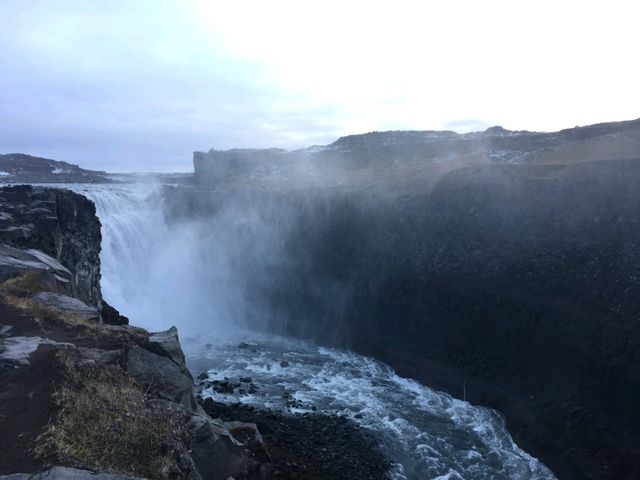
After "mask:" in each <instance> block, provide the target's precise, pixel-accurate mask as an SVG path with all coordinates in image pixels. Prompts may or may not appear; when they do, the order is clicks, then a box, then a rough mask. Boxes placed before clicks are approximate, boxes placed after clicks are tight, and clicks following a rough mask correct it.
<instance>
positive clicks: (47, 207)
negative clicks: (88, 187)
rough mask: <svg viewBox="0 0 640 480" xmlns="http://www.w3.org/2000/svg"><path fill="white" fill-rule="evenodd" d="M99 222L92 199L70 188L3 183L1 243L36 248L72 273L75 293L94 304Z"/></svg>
mask: <svg viewBox="0 0 640 480" xmlns="http://www.w3.org/2000/svg"><path fill="white" fill-rule="evenodd" d="M101 239H102V236H101V233H100V221H99V220H98V217H96V209H95V205H94V204H93V202H91V201H90V200H88V199H87V198H85V197H83V196H82V195H79V194H77V193H74V192H71V191H69V190H62V189H52V188H44V187H32V186H30V185H18V186H14V187H0V242H2V243H5V244H7V245H11V246H13V247H16V248H20V249H30V248H31V249H36V250H39V251H42V252H44V253H46V254H47V255H49V256H51V257H53V258H55V259H56V260H57V261H58V262H60V263H61V264H62V265H64V266H65V267H66V268H67V269H69V270H70V271H71V273H72V275H73V279H74V282H73V283H72V288H73V291H72V295H73V296H74V297H77V298H79V299H80V300H82V301H84V302H86V303H89V304H91V305H99V304H100V302H101V301H102V295H101V292H100V260H99V255H100V242H101Z"/></svg>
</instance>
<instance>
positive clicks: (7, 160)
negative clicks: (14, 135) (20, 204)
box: [0, 153, 113, 183]
mask: <svg viewBox="0 0 640 480" xmlns="http://www.w3.org/2000/svg"><path fill="white" fill-rule="evenodd" d="M0 182H3V183H112V182H113V179H112V178H111V177H110V175H109V174H107V172H102V171H95V170H86V169H84V168H80V167H79V166H78V165H73V164H72V163H67V162H60V161H57V160H50V159H48V158H39V157H32V156H31V155H25V154H23V153H9V154H7V155H0Z"/></svg>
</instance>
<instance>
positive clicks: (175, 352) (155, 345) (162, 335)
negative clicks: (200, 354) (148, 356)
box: [145, 327, 187, 372]
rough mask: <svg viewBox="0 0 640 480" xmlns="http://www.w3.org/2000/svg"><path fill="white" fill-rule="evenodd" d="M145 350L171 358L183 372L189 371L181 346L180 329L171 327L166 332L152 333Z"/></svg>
mask: <svg viewBox="0 0 640 480" xmlns="http://www.w3.org/2000/svg"><path fill="white" fill-rule="evenodd" d="M145 348H147V350H150V351H152V352H154V353H157V354H158V355H162V356H164V357H167V358H169V359H170V360H171V361H173V362H174V363H175V364H176V365H178V366H179V367H180V369H181V370H182V371H183V372H184V371H187V367H186V365H185V360H184V353H183V352H182V347H181V346H180V340H179V339H178V329H177V328H176V327H171V328H169V329H168V330H165V331H164V332H157V333H152V334H151V335H150V336H149V338H148V340H147V342H146V344H145Z"/></svg>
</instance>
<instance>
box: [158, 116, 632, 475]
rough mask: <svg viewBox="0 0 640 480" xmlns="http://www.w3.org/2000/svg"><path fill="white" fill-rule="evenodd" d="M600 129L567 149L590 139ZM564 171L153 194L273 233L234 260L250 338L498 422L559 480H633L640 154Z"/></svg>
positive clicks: (499, 169) (539, 168)
mask: <svg viewBox="0 0 640 480" xmlns="http://www.w3.org/2000/svg"><path fill="white" fill-rule="evenodd" d="M603 129H604V130H606V128H605V127H599V126H594V127H593V128H592V129H587V130H585V131H583V130H580V131H578V132H573V133H572V132H564V133H562V136H563V138H564V139H565V140H566V141H567V142H569V141H571V142H573V141H582V140H590V139H591V140H592V139H594V138H601V137H602V131H603ZM592 130H593V131H592ZM589 132H590V133H589ZM587 133H588V135H587ZM627 133H628V132H627ZM607 135H608V133H605V134H604V136H605V137H606V136H607ZM629 135H631V134H629ZM630 138H631V137H630ZM574 160H575V161H572V162H571V163H570V164H555V165H543V164H531V165H486V166H480V167H469V168H461V169H457V170H453V171H452V172H450V173H449V174H447V175H445V176H443V177H442V178H441V179H440V180H439V181H437V182H436V183H435V185H434V186H433V187H431V186H428V185H426V186H425V188H424V189H423V190H422V191H409V192H398V191H396V190H389V191H387V192H386V194H384V195H383V194H380V191H379V190H376V189H360V188H358V189H356V188H351V186H345V187H343V188H339V189H338V188H327V189H322V188H317V189H311V190H297V189H289V190H283V191H273V190H271V189H268V188H264V189H263V188H255V189H254V190H250V189H244V190H232V191H222V190H220V189H219V188H214V189H211V190H209V191H207V190H206V189H204V188H202V187H201V188H199V189H191V190H189V189H182V190H179V189H172V190H166V191H165V195H166V196H167V199H168V202H167V206H168V212H169V213H168V215H169V217H171V216H173V215H176V216H178V217H179V216H180V215H196V216H199V218H200V219H206V218H208V217H215V216H216V215H223V214H224V212H225V208H226V207H227V206H229V208H233V209H238V210H239V211H243V212H247V211H248V212H255V213H256V215H257V217H258V218H263V219H267V220H266V223H268V224H269V225H277V232H276V233H274V232H275V230H273V231H272V230H267V232H266V233H267V234H269V235H274V236H275V238H277V239H278V241H277V242H273V244H267V246H266V247H265V248H266V253H265V251H264V250H261V252H260V256H257V255H251V253H250V252H251V247H250V246H251V245H254V244H256V243H258V242H261V241H262V239H263V235H265V232H263V231H262V230H260V229H257V230H256V232H255V236H253V237H252V236H251V232H246V231H243V232H242V234H243V235H244V237H241V236H240V235H238V236H237V238H238V241H246V245H247V247H246V248H238V249H237V251H239V252H242V256H241V255H238V257H234V258H233V262H234V266H235V268H236V270H237V271H239V272H250V274H248V275H247V276H246V277H244V278H243V281H246V283H244V284H243V285H242V287H243V288H245V290H244V291H243V292H242V294H243V295H244V297H243V298H244V300H245V301H246V302H247V303H248V304H249V305H260V306H261V315H260V318H256V319H255V322H256V325H258V326H263V325H264V321H265V319H266V321H267V322H268V323H269V328H270V329H271V330H273V331H275V332H278V333H285V334H289V335H294V336H299V337H306V338H313V339H316V340H318V341H320V342H322V343H325V344H332V345H338V346H343V347H347V348H350V349H355V350H357V351H359V352H361V353H365V354H369V355H372V356H374V357H376V358H379V359H381V360H383V361H385V362H387V363H389V364H390V365H392V366H393V367H394V368H396V369H397V370H398V372H399V373H400V374H402V375H405V376H411V377H414V378H417V379H419V380H421V381H422V382H424V383H425V384H427V385H429V386H432V387H435V388H438V389H441V390H445V391H447V392H449V393H452V394H453V395H455V396H457V397H459V398H463V397H464V398H466V399H467V400H469V401H472V402H474V403H477V404H483V405H488V406H491V407H495V408H497V409H499V410H500V411H502V412H503V413H504V414H505V416H506V418H507V421H508V427H509V430H510V431H511V432H512V433H513V435H514V437H515V439H516V441H517V442H518V443H519V445H521V446H522V447H523V448H524V449H525V450H527V451H529V452H530V453H532V454H533V455H534V456H536V457H538V458H540V459H541V460H542V461H543V462H544V463H546V464H547V465H548V466H549V467H550V468H551V469H552V470H554V471H555V472H556V473H557V474H558V475H559V477H560V478H594V479H609V478H635V477H640V460H639V459H640V423H639V418H640V417H638V415H637V405H639V404H640V350H639V349H638V348H637V346H638V345H640V324H639V322H640V316H639V315H638V307H637V302H638V298H640V193H639V192H640V158H636V159H617V160H616V159H607V160H605V161H601V162H581V161H579V159H574ZM185 197H186V199H187V200H185V201H183V199H184V198H185ZM185 205H189V209H186V208H185ZM187 210H188V212H187ZM174 218H175V217H174ZM214 225H216V226H219V223H214ZM261 245H262V244H261ZM233 252H235V250H231V253H233ZM247 252H249V253H247ZM265 257H267V258H269V259H286V261H283V262H281V263H277V262H274V261H270V262H268V263H265V262H264V258H265ZM248 320H249V321H251V320H252V319H251V318H249V319H248ZM242 347H244V348H247V347H248V346H245V345H242V346H241V348H242Z"/></svg>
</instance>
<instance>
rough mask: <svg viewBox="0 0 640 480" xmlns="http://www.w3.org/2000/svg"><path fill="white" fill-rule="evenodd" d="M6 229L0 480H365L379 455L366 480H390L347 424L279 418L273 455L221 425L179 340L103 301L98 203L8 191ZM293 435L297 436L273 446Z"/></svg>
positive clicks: (0, 203) (0, 196) (246, 429)
mask: <svg viewBox="0 0 640 480" xmlns="http://www.w3.org/2000/svg"><path fill="white" fill-rule="evenodd" d="M0 218H2V222H3V223H2V227H3V230H2V232H0V242H1V241H4V242H5V243H0V385H2V395H1V396H0V431H2V435H0V452H2V454H1V455H0V479H12V480H16V479H26V478H33V479H40V478H43V479H44V478H53V479H56V478H60V479H62V478H65V479H78V480H84V479H97V480H124V479H134V478H138V479H144V478H148V479H154V480H156V479H188V480H200V479H207V480H228V479H230V478H232V479H235V480H250V479H251V480H253V479H271V478H277V479H294V478H301V477H300V472H307V471H308V472H311V475H310V476H305V475H306V474H305V475H303V476H302V478H309V479H318V480H320V479H341V478H345V479H346V478H365V477H362V476H349V475H347V474H348V473H349V472H350V471H353V470H354V468H355V469H356V470H358V468H359V467H358V463H357V462H358V457H362V458H365V457H364V455H365V454H367V452H368V455H369V456H373V457H376V461H375V462H373V461H372V462H371V464H372V465H376V470H375V472H376V475H374V476H367V477H366V478H372V479H375V478H380V479H382V478H385V476H386V469H387V464H386V463H385V462H384V460H383V459H382V456H381V455H379V454H378V452H377V450H376V448H375V445H374V444H373V443H371V442H370V441H368V440H366V438H367V437H366V435H365V434H363V433H362V432H361V431H360V430H358V428H357V427H356V426H355V425H347V424H348V422H347V421H342V420H336V419H329V418H327V419H325V420H323V419H316V420H314V421H312V422H309V421H308V419H284V417H282V418H280V417H278V415H276V414H274V415H271V416H269V417H268V418H269V422H268V423H264V422H263V424H264V425H265V426H267V427H268V430H267V438H268V441H267V442H265V441H264V439H263V436H262V435H261V433H260V431H259V430H258V428H257V426H256V424H255V422H254V421H252V420H251V418H249V417H247V415H246V412H244V414H243V415H242V416H243V417H245V418H247V419H248V420H247V421H238V419H239V417H240V415H232V416H229V414H228V413H229V412H228V411H225V413H224V415H222V410H220V409H218V410H215V411H214V410H212V409H211V408H210V410H209V413H212V414H215V415H214V417H215V418H212V416H210V415H208V414H207V412H205V410H203V408H202V406H201V405H200V404H198V402H197V401H196V397H195V395H194V382H193V378H192V376H191V374H190V372H189V370H188V369H187V367H186V365H185V356H184V353H183V351H182V348H181V345H180V341H179V338H178V331H177V329H176V328H175V327H172V328H170V329H169V330H166V331H163V332H155V333H152V332H148V331H146V330H143V329H141V328H136V327H133V326H129V325H126V324H124V323H126V317H123V316H122V315H120V314H119V312H117V310H115V309H114V308H112V307H110V306H108V305H106V304H105V303H104V302H103V301H102V299H101V295H100V289H99V283H98V282H99V278H100V273H99V272H100V268H99V267H100V266H99V260H98V254H99V251H100V224H99V222H98V220H97V218H96V217H95V208H94V206H93V204H92V203H91V202H90V201H88V200H86V199H85V198H84V197H82V196H80V195H76V194H74V193H72V192H69V191H66V190H52V189H43V188H32V187H29V186H23V187H7V188H3V189H0ZM110 323H111V324H110ZM113 323H119V324H118V325H114V324H113ZM205 405H208V404H207V403H205ZM209 407H210V405H209ZM218 413H219V414H218ZM220 417H223V418H224V420H223V419H220ZM254 417H255V418H256V419H258V418H260V416H259V415H254ZM252 418H253V417H252ZM261 421H262V420H261ZM281 421H282V424H283V425H284V427H283V428H281V429H280V430H281V431H284V430H287V431H288V432H289V434H288V435H285V436H284V437H282V436H280V437H277V438H275V439H274V436H273V431H274V429H275V428H276V427H277V426H278V425H279V424H280V423H281ZM334 424H335V425H338V424H339V425H341V427H340V428H332V427H331V428H330V427H329V426H330V425H334ZM320 426H323V428H324V429H320V428H319V427H320ZM316 429H317V431H314V430H316ZM320 431H323V432H326V433H323V434H322V435H320V434H319V433H318V432H320ZM319 435H320V436H322V439H323V441H325V440H326V439H327V437H330V436H331V435H333V436H334V437H335V438H336V439H337V441H336V442H333V441H331V443H335V445H336V446H334V448H333V449H332V451H331V457H329V456H328V455H329V454H327V453H326V448H323V447H321V446H318V444H317V442H314V441H311V442H310V441H309V439H313V438H318V437H319ZM283 438H284V440H282V439H283ZM338 440H339V441H338ZM289 447H291V448H289ZM316 448H318V451H316ZM287 452H289V453H287ZM301 452H302V453H301ZM323 452H324V453H323ZM345 452H350V455H351V456H350V457H349V458H351V460H352V462H351V463H352V465H351V466H350V468H351V470H349V469H345V470H344V472H343V473H342V474H340V475H337V476H336V475H333V474H332V472H333V471H334V470H335V465H338V464H339V462H338V463H336V462H335V461H333V460H332V458H334V457H335V458H338V457H344V455H343V454H345ZM316 457H318V458H320V459H321V460H322V461H318V460H317V458H316ZM345 458H346V457H345ZM354 466H355V467H354ZM332 469H333V470H332ZM369 470H371V469H370V468H369V467H367V468H365V469H364V470H362V471H365V472H366V471H369ZM371 471H374V470H371Z"/></svg>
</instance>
